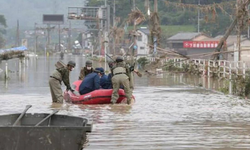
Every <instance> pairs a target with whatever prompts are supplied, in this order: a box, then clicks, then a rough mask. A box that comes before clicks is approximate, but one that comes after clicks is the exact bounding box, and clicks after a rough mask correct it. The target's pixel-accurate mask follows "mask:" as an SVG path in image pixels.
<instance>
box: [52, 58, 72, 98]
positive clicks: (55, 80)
mask: <svg viewBox="0 0 250 150" xmlns="http://www.w3.org/2000/svg"><path fill="white" fill-rule="evenodd" d="M75 66H76V63H75V62H74V61H69V62H68V64H67V66H66V65H65V64H62V65H61V66H57V68H56V70H55V71H54V72H53V74H52V75H51V76H50V79H49V86H50V92H51V96H52V101H53V102H55V103H62V102H63V95H62V93H63V92H62V88H61V82H62V81H63V83H64V84H65V86H66V87H67V90H71V91H72V92H73V91H74V90H73V89H72V88H71V86H70V82H69V73H70V71H72V70H73V68H75Z"/></svg>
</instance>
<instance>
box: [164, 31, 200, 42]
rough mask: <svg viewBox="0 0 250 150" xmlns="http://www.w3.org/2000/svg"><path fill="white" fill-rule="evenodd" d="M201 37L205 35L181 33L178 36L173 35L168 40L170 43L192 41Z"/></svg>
mask: <svg viewBox="0 0 250 150" xmlns="http://www.w3.org/2000/svg"><path fill="white" fill-rule="evenodd" d="M199 35H203V34H202V33H198V32H181V33H177V34H175V35H173V36H172V37H170V38H168V41H174V40H178V41H184V40H192V39H194V38H196V37H197V36H199Z"/></svg>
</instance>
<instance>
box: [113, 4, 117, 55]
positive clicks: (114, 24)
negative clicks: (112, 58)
mask: <svg viewBox="0 0 250 150" xmlns="http://www.w3.org/2000/svg"><path fill="white" fill-rule="evenodd" d="M115 2H116V0H114V1H113V30H114V29H115V27H116V22H115ZM115 40H116V35H115V34H114V33H113V54H114V55H115V47H116V43H115V42H116V41H115Z"/></svg>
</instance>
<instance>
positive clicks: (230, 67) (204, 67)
mask: <svg viewBox="0 0 250 150" xmlns="http://www.w3.org/2000/svg"><path fill="white" fill-rule="evenodd" d="M149 60H150V61H155V58H149ZM169 61H172V62H173V65H174V66H175V67H178V68H183V64H187V65H192V66H193V67H194V70H195V71H198V72H200V73H201V74H202V75H207V76H208V77H212V76H215V75H216V76H218V77H224V78H228V79H232V75H237V76H242V77H243V78H245V77H246V71H247V70H249V67H248V65H249V64H247V63H246V62H244V61H226V60H218V61H216V60H206V59H185V58H166V59H161V63H162V64H164V63H166V62H169Z"/></svg>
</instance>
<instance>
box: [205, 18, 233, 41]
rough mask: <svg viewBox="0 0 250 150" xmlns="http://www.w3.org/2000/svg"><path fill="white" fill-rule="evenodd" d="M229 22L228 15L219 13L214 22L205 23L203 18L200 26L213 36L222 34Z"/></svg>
mask: <svg viewBox="0 0 250 150" xmlns="http://www.w3.org/2000/svg"><path fill="white" fill-rule="evenodd" d="M230 23H231V21H230V18H229V16H226V15H224V14H219V15H218V16H217V19H216V20H215V21H214V22H208V23H206V22H205V20H203V21H202V22H201V26H200V27H201V30H202V31H203V32H205V33H207V34H208V35H211V36H213V37H214V36H217V35H220V34H224V33H225V32H226V30H227V28H228V26H229V25H230Z"/></svg>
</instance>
